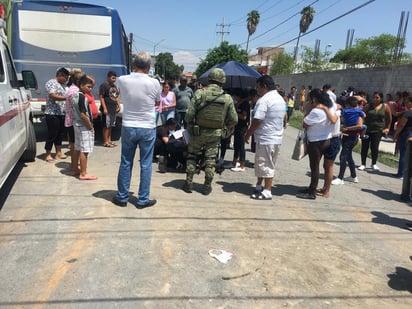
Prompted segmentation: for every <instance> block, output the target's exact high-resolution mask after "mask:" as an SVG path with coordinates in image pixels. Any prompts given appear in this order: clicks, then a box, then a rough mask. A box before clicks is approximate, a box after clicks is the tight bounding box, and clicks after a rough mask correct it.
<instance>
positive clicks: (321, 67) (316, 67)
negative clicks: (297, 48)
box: [295, 46, 339, 73]
mask: <svg viewBox="0 0 412 309" xmlns="http://www.w3.org/2000/svg"><path fill="white" fill-rule="evenodd" d="M329 55H330V52H325V53H322V52H320V51H319V53H315V50H314V49H313V48H310V47H307V46H303V52H302V54H301V61H300V62H299V63H297V64H295V65H296V70H297V71H298V72H302V73H309V72H322V71H328V70H333V69H336V68H337V67H338V66H339V65H338V64H336V63H331V62H329Z"/></svg>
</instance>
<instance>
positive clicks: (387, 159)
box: [289, 110, 399, 168]
mask: <svg viewBox="0 0 412 309" xmlns="http://www.w3.org/2000/svg"><path fill="white" fill-rule="evenodd" d="M302 118H303V113H301V112H300V111H297V110H294V111H293V114H292V117H290V119H289V125H290V126H292V127H294V128H297V129H299V128H300V127H301V125H302ZM360 149H361V143H360V142H359V143H358V144H357V145H356V146H355V147H354V148H353V151H354V152H356V153H360ZM368 158H370V151H369V153H368ZM378 162H380V163H382V164H385V165H387V166H390V167H393V168H397V167H398V162H399V157H397V156H395V155H393V154H391V153H387V152H383V151H379V155H378Z"/></svg>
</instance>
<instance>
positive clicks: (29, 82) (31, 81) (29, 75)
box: [21, 71, 37, 89]
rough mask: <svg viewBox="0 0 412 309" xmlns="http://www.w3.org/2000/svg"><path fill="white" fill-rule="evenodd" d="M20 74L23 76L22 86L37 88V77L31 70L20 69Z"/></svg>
mask: <svg viewBox="0 0 412 309" xmlns="http://www.w3.org/2000/svg"><path fill="white" fill-rule="evenodd" d="M21 75H22V77H23V84H24V88H26V89H37V79H36V76H35V75H34V73H33V71H22V72H21Z"/></svg>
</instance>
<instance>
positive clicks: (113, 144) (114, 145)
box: [109, 142, 117, 147]
mask: <svg viewBox="0 0 412 309" xmlns="http://www.w3.org/2000/svg"><path fill="white" fill-rule="evenodd" d="M109 144H110V145H112V146H113V147H116V146H117V144H115V143H113V142H110V143H109Z"/></svg>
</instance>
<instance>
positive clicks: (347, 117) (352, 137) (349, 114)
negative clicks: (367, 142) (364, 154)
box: [332, 96, 367, 185]
mask: <svg viewBox="0 0 412 309" xmlns="http://www.w3.org/2000/svg"><path fill="white" fill-rule="evenodd" d="M359 103H360V101H359V99H358V98H357V97H354V96H351V97H348V98H347V99H346V102H345V105H346V109H345V110H344V111H343V113H342V118H343V120H344V121H343V123H344V127H343V128H342V132H343V134H342V135H343V136H342V150H341V152H340V156H339V160H340V163H339V165H340V168H339V175H338V178H336V179H334V180H332V185H343V184H344V181H343V176H344V175H345V170H346V164H348V165H349V169H350V176H351V177H350V178H348V180H350V181H352V182H355V183H357V182H358V177H357V176H356V167H355V161H354V160H353V157H352V150H353V147H355V146H356V144H357V143H358V137H359V135H361V139H362V138H367V136H366V135H364V134H365V132H366V126H365V125H364V124H363V118H364V117H365V113H364V112H363V111H362V110H361V109H360V108H359Z"/></svg>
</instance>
